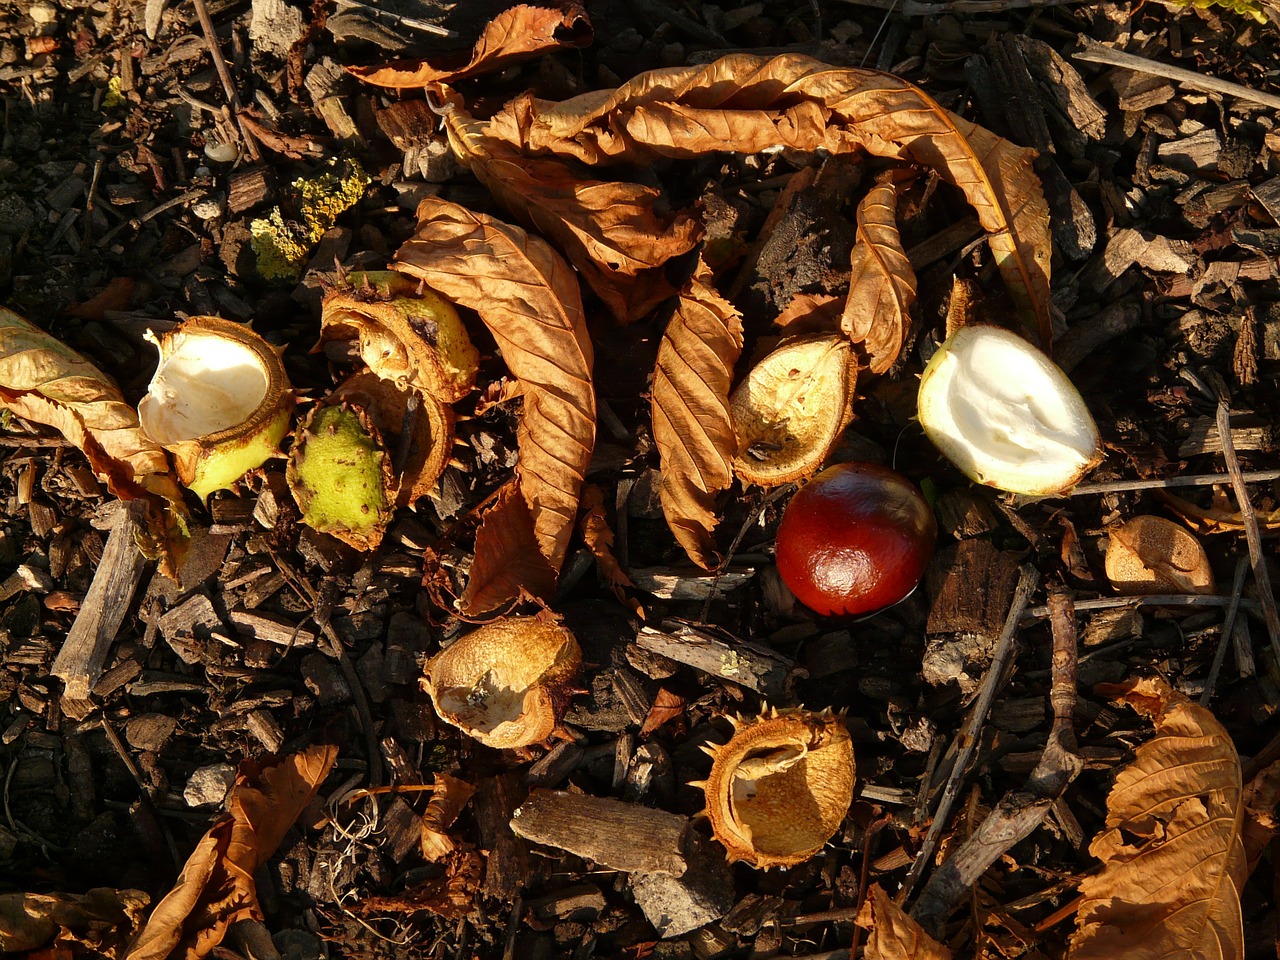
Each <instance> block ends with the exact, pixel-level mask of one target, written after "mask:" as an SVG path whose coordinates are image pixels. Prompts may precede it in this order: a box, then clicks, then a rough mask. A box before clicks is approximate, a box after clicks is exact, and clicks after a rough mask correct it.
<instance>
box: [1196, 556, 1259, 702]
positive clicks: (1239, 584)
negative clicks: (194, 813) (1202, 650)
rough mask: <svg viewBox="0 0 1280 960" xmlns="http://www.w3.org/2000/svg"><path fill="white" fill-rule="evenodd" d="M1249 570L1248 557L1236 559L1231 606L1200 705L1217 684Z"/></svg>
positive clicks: (1211, 693) (1209, 696) (1205, 700)
mask: <svg viewBox="0 0 1280 960" xmlns="http://www.w3.org/2000/svg"><path fill="white" fill-rule="evenodd" d="M1248 571H1249V558H1248V557H1241V558H1240V559H1239V560H1237V561H1236V575H1235V577H1234V579H1233V580H1232V582H1231V599H1232V601H1233V602H1232V604H1231V606H1229V607H1227V616H1226V619H1225V620H1224V621H1223V623H1222V639H1221V640H1219V641H1218V651H1217V653H1215V654H1214V655H1213V665H1212V666H1211V667H1209V676H1208V678H1207V679H1206V680H1205V682H1204V693H1202V694H1200V706H1202V707H1207V706H1208V705H1209V699H1210V698H1211V697H1212V696H1213V688H1214V687H1216V686H1217V685H1218V674H1219V673H1220V672H1221V671H1222V662H1223V661H1224V660H1226V659H1227V645H1228V644H1230V643H1231V635H1232V633H1234V632H1235V628H1236V613H1237V612H1238V611H1239V610H1240V595H1241V593H1243V592H1244V575H1245V574H1246V573H1247V572H1248Z"/></svg>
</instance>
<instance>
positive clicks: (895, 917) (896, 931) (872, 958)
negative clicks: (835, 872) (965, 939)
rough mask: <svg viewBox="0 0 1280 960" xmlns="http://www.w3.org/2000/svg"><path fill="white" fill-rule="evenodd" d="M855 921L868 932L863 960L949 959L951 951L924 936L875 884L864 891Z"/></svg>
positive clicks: (913, 922) (912, 921) (918, 927)
mask: <svg viewBox="0 0 1280 960" xmlns="http://www.w3.org/2000/svg"><path fill="white" fill-rule="evenodd" d="M857 922H858V926H860V927H862V928H863V929H864V930H869V931H871V935H870V936H869V937H867V949H866V952H865V953H864V954H863V956H864V957H865V958H866V960H951V951H950V950H948V949H947V948H946V947H944V946H943V945H942V944H940V943H938V941H936V940H934V939H933V938H932V937H930V936H929V935H928V934H927V933H925V932H924V930H922V929H921V927H920V924H918V923H916V922H915V921H914V920H912V919H911V917H909V916H908V915H907V914H906V913H905V912H904V911H903V909H902V908H901V907H899V906H898V905H897V904H896V903H894V902H893V898H892V897H890V896H889V895H888V894H887V893H885V892H884V888H883V887H881V886H880V885H879V884H878V883H877V884H875V885H874V886H872V888H871V890H870V891H869V892H868V894H867V899H866V900H865V901H864V902H863V904H862V909H861V910H859V911H858V921H857Z"/></svg>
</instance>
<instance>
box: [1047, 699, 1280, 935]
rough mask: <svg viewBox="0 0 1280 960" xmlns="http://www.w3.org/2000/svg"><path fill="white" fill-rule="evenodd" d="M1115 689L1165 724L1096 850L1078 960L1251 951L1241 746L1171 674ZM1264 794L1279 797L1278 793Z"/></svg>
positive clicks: (1123, 777)
mask: <svg viewBox="0 0 1280 960" xmlns="http://www.w3.org/2000/svg"><path fill="white" fill-rule="evenodd" d="M1111 691H1114V692H1115V694H1116V699H1117V700H1119V701H1120V702H1123V703H1126V704H1128V705H1129V706H1131V707H1133V708H1134V709H1135V710H1137V711H1138V712H1139V713H1140V714H1142V715H1143V716H1147V717H1151V718H1152V719H1153V720H1154V721H1155V736H1154V737H1153V738H1152V739H1151V740H1149V741H1148V742H1147V743H1145V744H1143V745H1142V746H1141V747H1139V748H1138V751H1137V753H1136V755H1135V756H1134V759H1133V762H1132V763H1131V764H1129V766H1127V767H1125V768H1124V769H1123V770H1121V771H1120V773H1119V775H1118V776H1117V777H1116V782H1115V786H1114V787H1112V790H1111V794H1110V796H1109V797H1108V798H1107V820H1106V829H1105V830H1104V831H1103V832H1102V833H1101V834H1099V835H1098V836H1097V837H1096V838H1095V839H1094V841H1093V843H1092V844H1091V845H1090V847H1089V852H1090V853H1092V854H1093V855H1094V856H1095V857H1097V858H1098V859H1099V860H1101V861H1102V869H1101V870H1100V871H1099V872H1098V873H1096V874H1094V875H1092V876H1089V877H1086V878H1085V880H1084V881H1082V882H1081V884H1080V892H1081V893H1082V894H1083V895H1084V896H1083V902H1082V904H1081V905H1080V909H1079V913H1078V914H1077V918H1076V931H1075V933H1074V935H1073V936H1072V939H1071V954H1070V955H1071V957H1072V960H1093V958H1098V960H1111V958H1115V957H1124V958H1125V960H1155V958H1172V957H1199V958H1205V960H1207V958H1215V960H1216V958H1242V957H1243V956H1244V955H1245V954H1244V933H1243V928H1242V923H1241V915H1240V889H1241V888H1242V887H1243V886H1244V882H1245V880H1246V878H1247V876H1248V874H1247V851H1246V848H1245V845H1244V842H1243V827H1244V823H1245V818H1246V813H1247V809H1246V794H1245V789H1244V786H1243V784H1242V782H1241V770H1240V758H1239V757H1238V756H1237V754H1236V749H1235V746H1234V745H1233V744H1232V742H1231V738H1230V736H1229V735H1228V734H1227V731H1226V730H1225V729H1224V728H1223V726H1222V724H1220V723H1219V722H1218V721H1217V719H1216V718H1215V717H1214V716H1213V714H1212V713H1210V712H1209V711H1208V710H1207V709H1205V708H1204V707H1200V706H1197V705H1196V704H1194V703H1192V702H1191V701H1190V700H1188V699H1187V698H1186V697H1185V696H1183V695H1182V694H1180V693H1178V692H1176V691H1175V690H1173V689H1172V688H1171V687H1170V686H1169V685H1168V684H1167V683H1166V682H1165V681H1163V680H1161V679H1158V678H1157V679H1144V680H1136V681H1130V682H1128V683H1126V684H1123V685H1122V686H1119V687H1115V688H1111ZM1111 691H1108V692H1111ZM1254 796H1255V797H1256V799H1257V800H1258V801H1259V802H1265V803H1268V804H1271V805H1274V803H1275V799H1276V797H1275V792H1274V790H1268V789H1263V790H1259V791H1257V792H1256V793H1255V794H1254ZM1269 812H1270V811H1256V812H1252V813H1249V814H1248V815H1249V816H1250V817H1251V818H1256V817H1258V816H1260V815H1261V814H1262V813H1266V814H1269Z"/></svg>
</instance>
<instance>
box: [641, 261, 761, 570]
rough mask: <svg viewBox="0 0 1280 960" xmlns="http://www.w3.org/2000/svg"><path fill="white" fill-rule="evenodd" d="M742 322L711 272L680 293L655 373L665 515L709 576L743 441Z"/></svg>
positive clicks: (655, 419) (655, 433)
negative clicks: (738, 381)
mask: <svg viewBox="0 0 1280 960" xmlns="http://www.w3.org/2000/svg"><path fill="white" fill-rule="evenodd" d="M741 352H742V318H741V316H740V315H739V314H738V311H737V310H735V309H734V307H733V306H732V305H731V304H730V303H729V302H728V301H727V300H725V299H724V298H723V297H721V296H720V294H718V293H717V292H716V291H715V290H714V289H713V288H712V287H711V285H710V277H709V276H707V275H706V274H705V273H704V272H700V273H699V274H698V275H696V276H694V277H692V278H691V279H690V280H689V282H688V283H687V284H686V285H685V288H684V289H683V290H682V291H681V292H680V300H679V302H678V303H677V304H676V310H675V313H674V314H673V315H672V317H671V320H670V321H669V322H668V323H667V329H666V332H665V333H664V334H663V335H662V343H661V344H660V345H659V346H658V363H657V367H656V368H655V369H654V372H653V393H652V403H653V439H654V442H655V443H656V444H657V446H658V455H659V457H660V462H661V467H662V487H661V489H660V491H659V494H660V497H661V500H662V512H663V513H664V514H665V515H666V518H667V524H668V525H669V526H670V527H671V532H672V533H674V534H675V537H676V540H678V541H679V542H680V545H681V546H682V547H684V549H685V552H686V553H688V554H689V558H690V559H691V560H693V562H694V563H696V564H698V566H700V567H702V568H703V569H704V570H711V569H714V568H715V567H716V566H718V565H719V563H720V557H719V555H718V554H717V553H716V548H715V541H714V540H713V538H712V535H711V534H712V531H713V530H714V529H715V526H716V523H717V520H716V515H715V512H714V510H713V508H714V506H715V500H716V494H718V493H719V492H720V491H722V490H726V489H728V487H729V485H730V484H731V483H732V482H733V457H734V454H735V453H736V452H737V442H738V441H737V434H736V433H735V431H734V427H733V418H732V416H731V415H730V413H729V387H730V386H731V385H732V381H733V365H734V364H735V363H737V361H738V355H739V354H740V353H741Z"/></svg>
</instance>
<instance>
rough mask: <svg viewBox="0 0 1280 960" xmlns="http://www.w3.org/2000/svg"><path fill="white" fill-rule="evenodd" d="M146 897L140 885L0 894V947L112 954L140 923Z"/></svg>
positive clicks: (110, 958)
mask: <svg viewBox="0 0 1280 960" xmlns="http://www.w3.org/2000/svg"><path fill="white" fill-rule="evenodd" d="M150 902H151V898H150V897H148V896H147V895H146V894H145V893H143V892H142V891H141V890H113V889H111V888H110V887H95V888H93V889H91V890H89V891H88V892H87V893H84V894H68V893H5V894H0V953H3V954H4V955H6V956H14V955H16V954H20V953H26V952H27V951H34V950H37V949H39V948H41V947H45V948H46V949H47V951H48V952H47V953H45V954H42V955H44V956H48V957H51V958H54V957H76V956H94V957H104V958H106V960H117V958H121V957H123V956H124V952H125V948H126V947H127V945H128V943H129V940H131V939H132V937H133V935H134V934H135V933H136V932H137V930H138V928H139V927H140V926H141V925H142V915H143V913H144V912H145V911H146V908H147V906H148V904H150Z"/></svg>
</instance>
